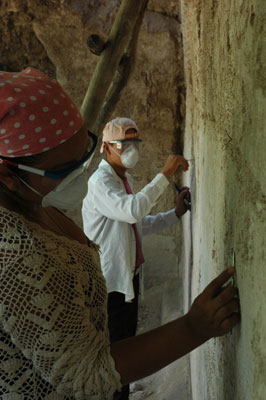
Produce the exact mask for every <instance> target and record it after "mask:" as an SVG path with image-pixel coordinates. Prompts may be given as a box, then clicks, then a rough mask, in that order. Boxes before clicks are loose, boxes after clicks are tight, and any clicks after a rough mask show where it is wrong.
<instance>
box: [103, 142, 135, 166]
mask: <svg viewBox="0 0 266 400" xmlns="http://www.w3.org/2000/svg"><path fill="white" fill-rule="evenodd" d="M110 148H111V149H112V150H113V152H114V153H115V154H116V155H117V156H119V157H120V159H121V162H122V164H123V165H124V167H126V168H134V167H135V165H136V164H137V162H138V160H139V150H138V149H137V147H136V146H135V145H134V144H133V143H132V144H130V145H128V146H127V147H126V148H125V150H124V151H123V153H122V154H119V153H117V151H115V149H114V148H113V147H112V146H111V147H110Z"/></svg>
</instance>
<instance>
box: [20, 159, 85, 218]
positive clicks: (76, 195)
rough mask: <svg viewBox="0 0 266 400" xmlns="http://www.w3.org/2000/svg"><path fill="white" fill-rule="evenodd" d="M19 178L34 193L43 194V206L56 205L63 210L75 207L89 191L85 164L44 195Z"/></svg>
mask: <svg viewBox="0 0 266 400" xmlns="http://www.w3.org/2000/svg"><path fill="white" fill-rule="evenodd" d="M18 178H19V179H20V180H21V181H22V182H23V183H24V185H26V186H27V187H28V188H29V189H31V190H32V191H33V192H34V193H37V194H38V195H40V196H42V206H43V207H49V206H52V207H55V208H59V209H61V210H70V209H72V208H75V207H76V206H77V205H78V204H79V203H80V202H81V201H82V200H83V199H84V197H85V196H86V194H87V192H88V176H87V169H85V168H84V167H83V166H82V167H80V168H78V169H76V170H75V171H73V172H71V173H70V174H69V175H68V176H67V177H66V178H64V179H63V180H62V181H61V182H60V183H59V184H58V185H57V186H56V187H55V188H54V189H53V190H51V192H49V193H47V194H46V195H44V196H43V195H42V194H41V193H39V192H38V191H37V190H36V189H34V188H33V187H31V186H30V185H29V184H28V183H27V182H25V181H24V180H23V179H22V178H20V177H19V176H18Z"/></svg>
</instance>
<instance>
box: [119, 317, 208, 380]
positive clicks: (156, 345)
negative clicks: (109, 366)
mask: <svg viewBox="0 0 266 400" xmlns="http://www.w3.org/2000/svg"><path fill="white" fill-rule="evenodd" d="M205 340H206V339H205ZM205 340H204V339H202V338H199V337H198V336H197V335H196V334H195V333H194V332H193V331H192V329H191V328H190V327H189V325H188V324H187V321H186V316H184V317H182V318H179V319H178V320H175V321H173V322H170V323H168V324H166V325H163V326H161V327H159V328H157V329H154V330H152V331H149V332H147V333H144V334H142V335H139V336H136V337H132V338H130V339H126V340H123V341H119V342H116V343H113V344H112V345H111V353H112V356H113V358H114V360H115V365H116V369H117V370H118V372H119V373H120V376H121V381H122V384H123V385H125V384H127V383H130V382H134V381H136V380H138V379H141V378H143V377H145V376H148V375H150V374H153V373H154V372H156V371H158V370H159V369H161V368H163V367H164V366H166V365H168V364H170V363H171V362H173V361H175V360H176V359H178V358H180V357H182V356H183V355H185V354H187V353H188V352H190V351H191V350H193V349H195V348H196V347H197V346H199V345H200V344H202V343H203V342H204V341H205Z"/></svg>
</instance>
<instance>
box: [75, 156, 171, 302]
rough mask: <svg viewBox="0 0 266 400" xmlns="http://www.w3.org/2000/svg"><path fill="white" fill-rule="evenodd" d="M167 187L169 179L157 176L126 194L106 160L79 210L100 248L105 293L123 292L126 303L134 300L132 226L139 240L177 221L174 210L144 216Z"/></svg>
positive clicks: (85, 225)
mask: <svg viewBox="0 0 266 400" xmlns="http://www.w3.org/2000/svg"><path fill="white" fill-rule="evenodd" d="M126 177H127V180H128V182H129V184H130V186H131V189H132V192H133V193H134V191H133V181H132V177H131V175H130V174H129V173H126ZM168 184H169V182H168V179H167V178H166V177H165V176H164V175H163V174H158V175H156V176H155V178H154V179H153V180H152V181H151V182H150V183H149V184H147V185H146V186H145V187H144V188H143V189H142V190H141V191H140V192H138V193H136V194H127V192H126V190H125V186H124V184H123V181H122V180H121V179H120V178H119V176H118V175H117V174H116V172H115V171H114V169H113V168H112V167H111V166H110V164H109V163H108V162H107V161H105V160H102V161H101V162H100V164H99V166H98V169H97V170H96V171H95V172H94V174H93V175H92V176H91V177H90V179H89V182H88V194H87V196H86V197H85V199H84V201H83V207H82V217H83V225H84V231H85V233H86V235H87V236H88V237H89V239H91V240H93V241H94V242H95V243H97V244H98V245H99V246H100V257H101V267H102V271H103V275H104V277H105V279H106V284H107V290H108V293H110V292H120V293H124V294H125V300H126V301H130V300H132V299H133V298H134V289H133V283H132V281H133V277H134V272H135V264H136V239H135V235H134V231H133V228H132V226H131V224H133V223H136V224H137V229H138V233H139V236H140V239H141V236H142V234H143V235H147V234H152V233H156V232H159V231H161V230H164V229H166V228H169V227H170V226H172V225H173V224H175V223H177V222H178V218H177V216H176V214H175V210H174V209H173V210H170V211H168V212H166V213H159V214H157V215H155V216H151V215H147V214H148V213H149V212H150V211H151V209H152V207H153V206H154V205H155V204H156V203H157V202H158V199H159V197H160V195H161V194H162V193H163V191H164V190H165V188H166V187H167V186H168ZM144 257H145V255H144Z"/></svg>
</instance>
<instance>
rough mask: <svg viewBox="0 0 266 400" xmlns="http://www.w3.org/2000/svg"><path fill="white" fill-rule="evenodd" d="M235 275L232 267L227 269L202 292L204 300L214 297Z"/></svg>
mask: <svg viewBox="0 0 266 400" xmlns="http://www.w3.org/2000/svg"><path fill="white" fill-rule="evenodd" d="M234 274H235V269H234V268H233V267H230V268H227V269H226V270H225V271H223V272H222V273H221V274H220V275H219V276H218V277H217V278H215V279H214V280H213V281H212V282H211V283H210V284H209V285H208V286H207V287H206V289H205V290H204V292H203V293H202V295H203V296H204V297H206V298H214V297H216V296H217V295H218V294H219V293H220V292H221V290H222V286H223V285H224V284H225V283H226V282H227V281H228V280H229V279H230V278H231V277H232V276H233V275H234Z"/></svg>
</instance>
